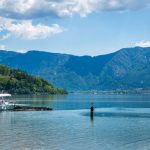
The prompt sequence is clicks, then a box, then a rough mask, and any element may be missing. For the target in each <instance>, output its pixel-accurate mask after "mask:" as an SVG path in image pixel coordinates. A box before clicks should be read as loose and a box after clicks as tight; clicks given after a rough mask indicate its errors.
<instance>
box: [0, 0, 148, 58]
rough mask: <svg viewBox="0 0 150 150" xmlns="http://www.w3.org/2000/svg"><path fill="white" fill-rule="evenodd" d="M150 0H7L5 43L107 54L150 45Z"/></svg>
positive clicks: (0, 15)
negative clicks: (124, 48) (126, 48)
mask: <svg viewBox="0 0 150 150" xmlns="http://www.w3.org/2000/svg"><path fill="white" fill-rule="evenodd" d="M149 12H150V1H149V0H142V1H141V0H126V1H124V0H1V1H0V48H1V49H7V50H14V51H20V52H25V51H28V50H43V51H49V52H59V53H68V54H75V55H92V56H94V55H101V54H106V53H111V52H113V51H116V50H119V49H121V48H123V47H134V46H142V47H146V46H150V30H149V29H150V19H149V17H150V13H149Z"/></svg>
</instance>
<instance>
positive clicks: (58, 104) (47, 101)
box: [12, 94, 150, 110]
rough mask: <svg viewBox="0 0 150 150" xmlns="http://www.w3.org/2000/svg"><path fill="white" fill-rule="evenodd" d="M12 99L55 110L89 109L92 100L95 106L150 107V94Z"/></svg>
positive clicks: (36, 96)
mask: <svg viewBox="0 0 150 150" xmlns="http://www.w3.org/2000/svg"><path fill="white" fill-rule="evenodd" d="M12 101H15V103H16V104H23V105H32V106H47V107H51V108H53V109H54V110H76V109H89V108H90V106H91V102H94V107H95V108H111V107H118V108H150V96H148V95H101V94H95V95H94V94H68V95H23V96H13V97H12Z"/></svg>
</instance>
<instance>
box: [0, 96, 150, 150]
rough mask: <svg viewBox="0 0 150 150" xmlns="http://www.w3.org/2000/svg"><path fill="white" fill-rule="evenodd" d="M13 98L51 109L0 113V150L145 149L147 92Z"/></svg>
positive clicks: (149, 129)
mask: <svg viewBox="0 0 150 150" xmlns="http://www.w3.org/2000/svg"><path fill="white" fill-rule="evenodd" d="M12 101H15V103H16V104H19V105H30V106H47V107H51V108H53V109H54V110H53V111H44V112H42V111H40V112H34V111H27V112H23V111H21V112H0V149H1V150H110V149H111V150H133V149H136V150H148V149H149V148H150V134H149V133H150V95H115V94H114V95H113V94H112V95H107V94H104V95H103V94H80V93H78V94H75V93H74V94H73V93H72V94H68V95H55V96H54V95H53V96H52V95H38V96H27V95H24V96H14V97H12ZM91 103H93V104H94V107H95V111H94V116H93V117H90V113H89V108H90V106H91Z"/></svg>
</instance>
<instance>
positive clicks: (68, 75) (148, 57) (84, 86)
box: [0, 47, 150, 90]
mask: <svg viewBox="0 0 150 150" xmlns="http://www.w3.org/2000/svg"><path fill="white" fill-rule="evenodd" d="M0 64H5V65H7V66H10V67H12V68H15V69H16V68H18V69H21V70H24V71H26V72H27V73H29V74H32V75H36V76H40V77H43V78H44V79H46V80H48V81H50V82H52V83H53V84H54V85H55V86H57V87H61V88H65V89H67V90H112V89H135V88H144V89H150V80H149V79H150V48H149V47H147V48H142V47H134V48H123V49H121V50H119V51H117V52H114V53H111V54H107V55H100V56H95V57H91V56H74V55H68V54H58V53H49V52H42V51H29V52H27V53H17V52H12V51H0Z"/></svg>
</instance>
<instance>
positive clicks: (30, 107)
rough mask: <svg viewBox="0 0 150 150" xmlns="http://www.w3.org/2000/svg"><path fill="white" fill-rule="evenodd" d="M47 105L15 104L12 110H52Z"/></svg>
mask: <svg viewBox="0 0 150 150" xmlns="http://www.w3.org/2000/svg"><path fill="white" fill-rule="evenodd" d="M52 110H53V109H52V108H49V107H33V106H19V105H15V106H14V109H13V111H52Z"/></svg>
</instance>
